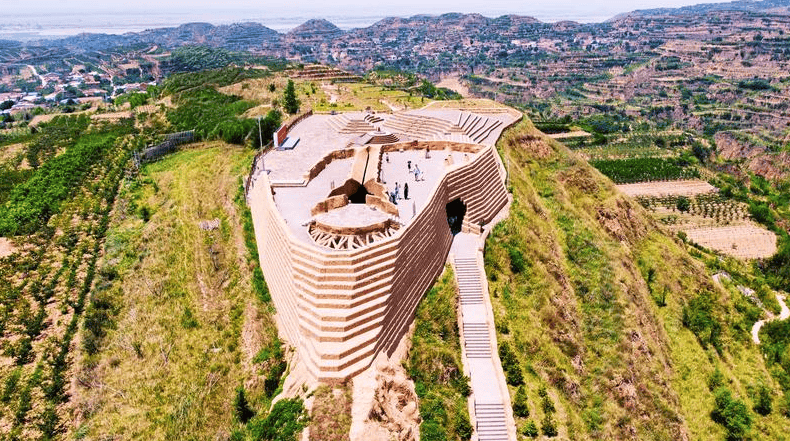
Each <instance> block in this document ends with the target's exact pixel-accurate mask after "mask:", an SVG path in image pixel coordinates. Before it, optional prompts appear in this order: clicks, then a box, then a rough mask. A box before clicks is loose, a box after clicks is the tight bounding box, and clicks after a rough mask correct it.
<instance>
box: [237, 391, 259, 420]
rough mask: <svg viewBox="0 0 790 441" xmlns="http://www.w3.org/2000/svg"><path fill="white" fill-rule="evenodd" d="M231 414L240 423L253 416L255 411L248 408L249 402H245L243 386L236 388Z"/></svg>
mask: <svg viewBox="0 0 790 441" xmlns="http://www.w3.org/2000/svg"><path fill="white" fill-rule="evenodd" d="M233 415H234V416H235V417H236V420H237V421H238V422H240V423H242V424H246V423H247V421H249V420H250V419H251V418H252V417H254V416H255V412H254V411H253V410H252V409H251V408H250V403H248V402H247V396H246V394H245V392H244V386H239V387H237V388H236V397H235V398H234V399H233Z"/></svg>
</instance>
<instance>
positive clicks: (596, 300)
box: [485, 121, 790, 440]
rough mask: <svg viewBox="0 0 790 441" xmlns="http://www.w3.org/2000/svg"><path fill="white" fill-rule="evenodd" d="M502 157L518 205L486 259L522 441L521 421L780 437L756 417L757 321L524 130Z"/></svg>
mask: <svg viewBox="0 0 790 441" xmlns="http://www.w3.org/2000/svg"><path fill="white" fill-rule="evenodd" d="M498 148H499V150H500V153H501V154H502V156H503V157H504V158H505V159H506V160H507V163H508V164H509V171H510V188H511V190H512V192H513V196H514V203H513V206H512V208H511V213H510V216H509V218H508V219H507V220H505V221H504V222H502V223H501V224H499V225H498V226H497V227H496V228H495V230H494V231H493V233H492V235H491V236H490V237H489V239H488V242H487V243H486V253H485V260H486V272H487V274H488V277H489V283H490V287H491V297H492V301H493V306H494V312H495V316H496V322H497V331H498V337H499V342H500V345H501V346H502V345H506V346H507V348H508V349H504V350H503V349H502V348H501V347H500V355H505V356H503V357H502V358H503V360H504V364H505V370H506V372H507V373H508V377H509V379H510V382H511V384H512V388H511V393H512V396H513V397H514V398H515V395H516V392H517V390H518V389H517V386H519V385H520V383H521V382H522V381H523V383H524V389H523V391H522V392H521V393H520V396H519V398H518V399H516V400H515V401H516V402H517V403H521V404H522V407H526V409H527V411H526V412H524V411H522V412H520V413H521V414H522V415H525V416H524V417H519V418H517V420H518V425H519V426H520V428H521V430H525V429H524V428H525V427H527V426H528V425H531V424H530V422H531V423H532V424H535V426H536V427H537V428H538V429H543V430H540V432H542V433H543V434H552V433H553V432H554V430H552V429H553V426H556V429H557V430H556V431H557V432H558V435H559V436H560V437H561V438H567V439H655V440H661V439H683V438H688V439H717V438H718V439H723V438H725V437H726V436H727V434H728V433H729V435H730V437H732V438H740V437H742V436H741V435H742V434H741V433H740V432H739V430H740V429H743V428H746V429H748V430H747V431H746V432H747V433H748V434H749V435H751V436H753V437H754V439H782V437H783V436H785V434H784V431H783V428H786V427H787V425H788V424H790V420H788V419H787V418H785V417H784V416H782V415H781V411H779V410H775V411H773V412H771V413H769V414H768V415H767V416H762V415H759V414H757V413H756V412H754V411H752V407H753V405H754V404H756V403H757V401H758V397H759V395H760V394H759V390H760V389H761V387H762V388H763V389H765V390H768V391H769V394H768V395H770V396H771V397H773V398H774V402H778V401H781V390H780V387H779V386H778V385H777V384H776V383H775V382H774V380H773V379H772V377H771V376H770V374H769V372H768V370H767V369H766V367H765V365H764V364H763V362H762V356H761V354H760V351H759V348H758V347H757V346H756V345H754V344H753V343H751V340H750V338H749V335H748V330H744V326H743V325H744V323H753V321H751V322H750V320H753V319H756V318H755V314H754V310H753V309H750V308H749V307H748V305H745V304H744V302H745V300H744V298H743V296H740V297H739V296H736V295H735V294H734V293H733V292H732V290H729V289H727V287H722V286H719V285H717V284H714V282H713V281H712V279H711V274H712V272H713V271H716V270H717V268H714V266H715V265H709V266H710V267H711V268H710V269H709V268H707V267H706V266H705V265H704V264H703V263H704V261H705V256H704V255H703V254H701V253H699V252H698V251H696V250H693V252H694V253H695V254H696V255H698V256H699V258H698V259H695V258H692V257H691V256H690V254H689V253H688V252H687V250H686V249H685V248H686V245H685V244H683V243H682V242H681V241H680V240H673V239H670V238H669V237H668V236H666V235H664V234H663V233H662V232H660V231H659V229H658V227H657V225H655V223H654V222H653V221H651V220H650V217H649V216H648V215H647V214H646V213H645V212H644V210H643V209H642V208H641V206H639V205H638V204H636V203H635V202H632V201H630V200H628V199H626V198H625V197H624V196H622V195H620V194H618V193H617V192H616V191H615V189H614V187H613V185H612V184H611V182H610V181H609V180H608V179H606V178H605V177H603V176H602V175H601V174H600V173H598V172H597V171H596V170H594V169H593V168H592V167H590V166H589V165H588V164H587V163H586V162H584V161H583V160H581V159H579V158H578V157H577V156H576V155H575V154H573V153H571V152H570V151H569V150H568V149H567V148H565V147H564V146H562V145H560V144H559V143H556V142H554V141H551V140H549V139H548V138H545V137H543V136H542V135H541V134H540V133H539V132H537V131H536V130H535V129H534V127H532V125H531V123H530V122H528V121H525V122H523V123H522V124H520V125H519V126H517V127H515V128H513V129H511V130H509V131H508V132H507V133H506V134H505V136H504V137H503V138H502V139H501V140H500V142H499V144H498ZM747 271H748V270H747ZM736 292H737V291H736ZM745 303H748V302H745ZM756 315H757V316H758V317H759V315H760V313H759V311H758V313H757V314H756ZM716 369H718V371H717V372H718V373H719V374H717V375H715V376H714V375H713V373H714V371H715V370H716ZM514 372H518V373H521V374H522V375H521V377H523V379H521V378H519V375H517V374H515V373H514ZM712 376H713V377H714V379H713V381H711V377H712ZM709 386H710V387H709ZM717 388H719V389H721V390H718V389H717ZM714 391H716V392H717V393H718V395H721V397H720V398H721V399H720V400H719V403H718V405H719V407H721V408H726V409H723V410H726V411H732V409H735V411H734V412H735V413H736V414H737V413H738V412H740V413H742V414H744V415H746V417H745V418H747V419H750V420H751V424H750V425H749V424H745V423H744V424H741V425H740V426H738V425H737V424H734V423H733V422H732V419H730V420H727V419H726V418H723V417H722V413H723V412H722V409H720V412H719V413H717V414H714V415H712V414H711V412H712V411H713V410H714V407H715V405H716V403H714ZM727 391H730V392H731V393H730V397H732V398H731V399H729V401H728V399H727V397H724V395H725V392H727ZM527 414H528V416H526V415H527ZM738 416H740V414H739V415H738ZM714 419H716V420H717V421H722V422H725V424H717V423H716V422H714ZM725 420H727V421H730V422H729V425H727V424H726V423H727V421H725ZM741 422H742V423H743V421H741ZM736 426H738V427H736ZM749 426H750V427H751V428H750V429H749V428H748V427H749ZM725 427H727V429H725ZM527 432H531V431H529V430H528V431H527Z"/></svg>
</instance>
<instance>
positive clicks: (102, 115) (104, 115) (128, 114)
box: [91, 112, 132, 120]
mask: <svg viewBox="0 0 790 441" xmlns="http://www.w3.org/2000/svg"><path fill="white" fill-rule="evenodd" d="M131 117H132V112H112V113H97V114H95V115H91V119H98V120H107V119H108V120H113V119H123V118H131Z"/></svg>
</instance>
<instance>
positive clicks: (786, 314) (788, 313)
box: [752, 294, 790, 345]
mask: <svg viewBox="0 0 790 441" xmlns="http://www.w3.org/2000/svg"><path fill="white" fill-rule="evenodd" d="M776 300H777V301H778V302H779V306H781V307H782V310H781V312H779V317H769V318H767V319H764V320H759V321H757V322H756V323H755V324H754V326H752V340H753V341H754V342H755V343H757V344H758V345H759V344H760V328H762V327H763V325H764V324H766V323H768V322H771V321H774V320H787V319H788V318H790V308H788V307H787V304H786V303H785V296H783V295H779V294H776Z"/></svg>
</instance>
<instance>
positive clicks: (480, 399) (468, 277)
mask: <svg viewBox="0 0 790 441" xmlns="http://www.w3.org/2000/svg"><path fill="white" fill-rule="evenodd" d="M451 253H452V254H453V266H454V267H455V278H456V282H457V283H458V291H459V298H460V303H461V308H460V309H461V323H462V326H461V341H462V342H463V348H462V352H463V356H464V359H465V360H464V361H465V363H466V365H467V366H468V368H469V376H470V378H471V382H472V397H473V399H474V408H473V410H474V414H473V415H471V416H472V419H473V421H475V429H476V430H475V432H476V434H477V439H478V440H479V441H507V440H515V439H516V438H515V435H516V431H515V423H514V421H513V415H512V411H509V410H510V409H506V406H508V407H509V406H510V399H509V397H507V399H506V398H505V396H504V394H506V393H507V392H506V391H507V386H506V385H505V383H504V378H505V377H504V374H503V373H502V366H501V364H500V362H499V359H498V357H497V358H495V357H494V353H495V351H496V347H497V344H496V333H495V331H494V320H493V311H492V310H491V304H490V300H489V298H488V295H487V286H486V285H484V281H485V270H484V269H483V266H482V256H478V254H479V251H478V236H476V235H472V234H467V233H460V234H458V235H456V236H455V239H454V240H453V245H452V249H451ZM478 257H480V258H478ZM473 439H474V438H473Z"/></svg>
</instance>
